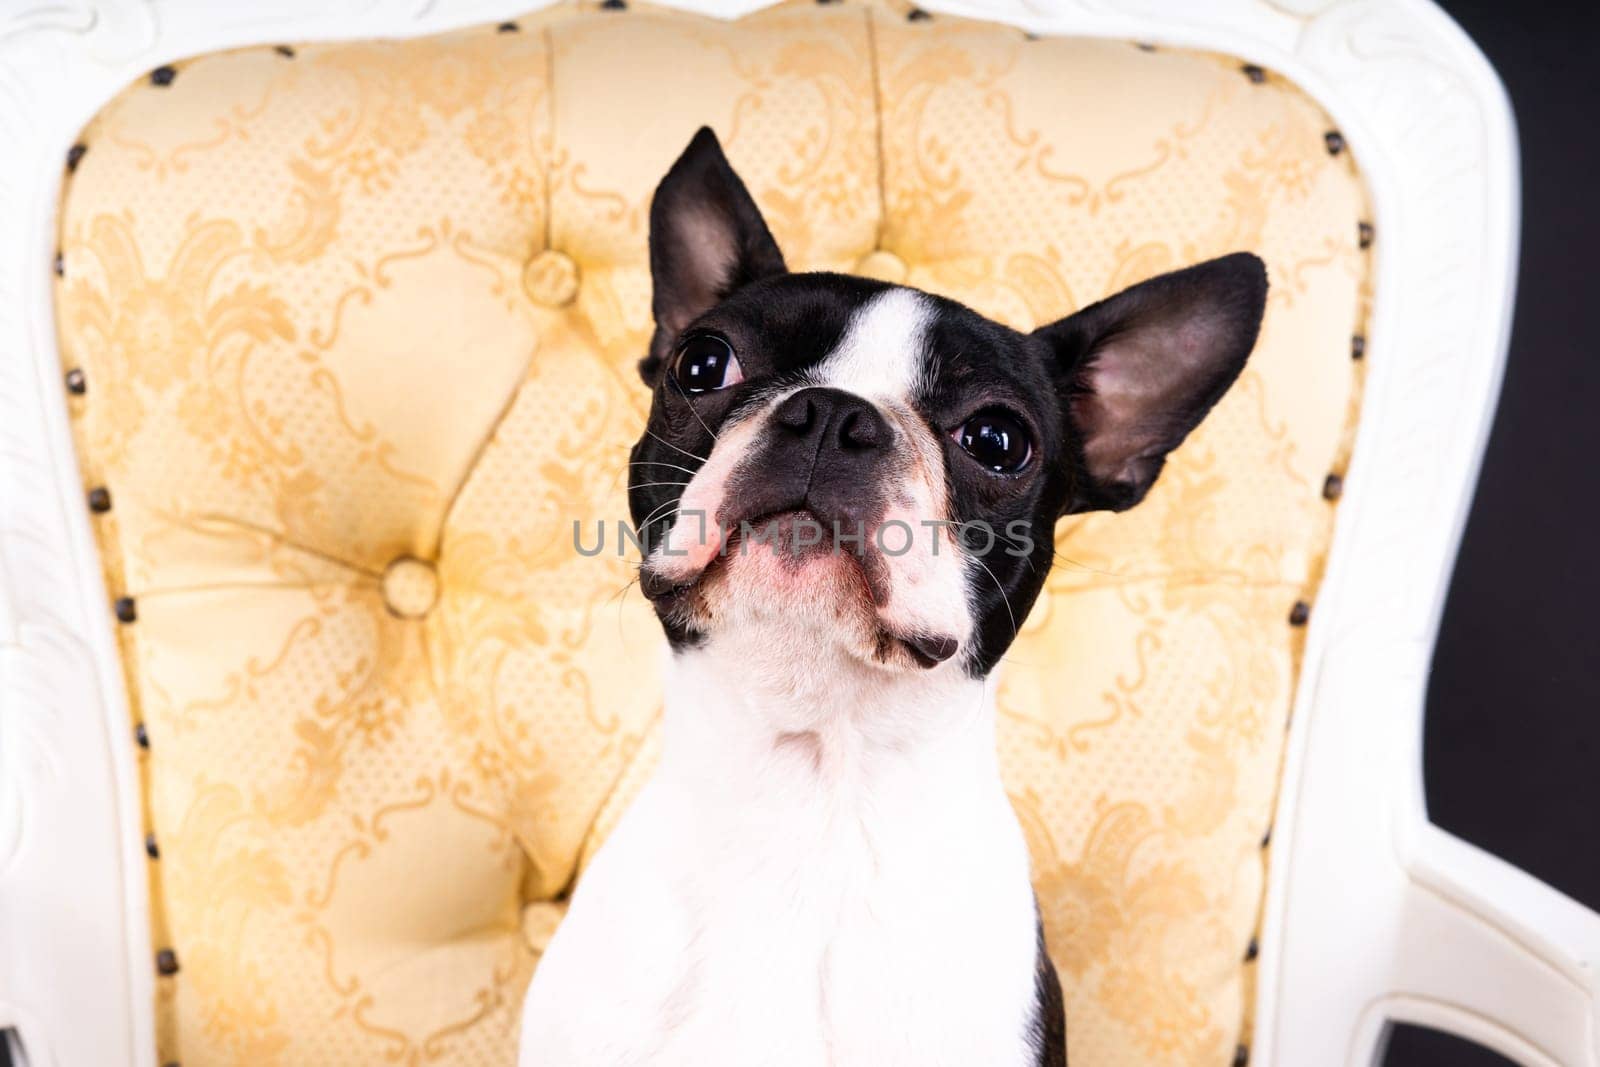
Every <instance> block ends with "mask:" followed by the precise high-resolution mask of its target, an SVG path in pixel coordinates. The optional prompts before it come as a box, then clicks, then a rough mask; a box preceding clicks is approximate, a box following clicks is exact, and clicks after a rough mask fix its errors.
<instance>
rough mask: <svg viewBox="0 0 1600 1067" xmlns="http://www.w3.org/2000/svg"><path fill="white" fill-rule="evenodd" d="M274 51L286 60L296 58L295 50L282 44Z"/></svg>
mask: <svg viewBox="0 0 1600 1067" xmlns="http://www.w3.org/2000/svg"><path fill="white" fill-rule="evenodd" d="M273 51H274V52H276V53H278V54H279V55H280V56H282V57H283V58H284V59H293V58H294V49H293V48H290V47H289V46H288V45H286V44H280V45H279V46H278V47H276V48H274V49H273Z"/></svg>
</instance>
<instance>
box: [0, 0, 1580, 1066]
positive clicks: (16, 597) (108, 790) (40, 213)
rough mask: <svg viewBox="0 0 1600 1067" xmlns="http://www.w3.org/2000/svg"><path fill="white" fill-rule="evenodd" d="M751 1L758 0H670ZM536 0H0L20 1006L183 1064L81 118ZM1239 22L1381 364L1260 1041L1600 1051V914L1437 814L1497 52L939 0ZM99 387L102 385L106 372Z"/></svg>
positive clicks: (6, 766) (1392, 22)
mask: <svg viewBox="0 0 1600 1067" xmlns="http://www.w3.org/2000/svg"><path fill="white" fill-rule="evenodd" d="M674 2H675V4H676V5H677V6H683V7H691V8H695V9H697V10H701V11H705V12H707V13H710V14H714V15H719V16H728V17H731V16H736V15H739V14H743V13H745V12H746V11H748V10H752V9H754V8H756V7H760V6H762V3H761V0H698V2H696V0H674ZM528 6H529V4H528V2H527V0H365V2H359V3H358V2H353V0H352V2H347V0H272V2H270V3H260V4H246V3H243V2H240V3H224V2H217V0H53V2H43V0H40V2H38V3H29V2H28V0H0V1028H8V1029H10V1030H11V1031H12V1039H13V1040H15V1041H18V1042H19V1043H20V1045H21V1046H22V1047H23V1048H24V1049H25V1050H26V1055H27V1061H26V1062H28V1063H29V1064H32V1065H35V1067H38V1065H52V1067H79V1065H84V1067H104V1065H108V1064H128V1065H133V1067H154V1058H155V1040H154V1022H153V1015H152V1009H151V1004H152V995H153V988H154V976H153V965H152V960H151V942H150V933H149V922H148V915H147V900H146V881H145V863H146V860H145V857H144V854H143V846H142V839H143V829H142V826H141V822H142V817H141V804H140V792H139V783H138V774H137V770H136V761H135V750H134V739H133V737H132V734H131V732H130V728H129V726H130V724H129V716H128V710H127V706H126V702H125V697H124V690H123V680H122V673H121V667H120V665H119V661H118V652H117V646H116V642H115V639H114V636H113V632H112V627H113V624H112V622H111V620H110V612H109V610H108V605H107V593H106V590H105V588H104V584H103V582H102V578H101V570H100V565H99V561H98V558H97V551H96V548H95V543H94V539H93V537H92V536H91V533H90V528H89V522H88V518H87V514H86V510H85V506H84V501H83V492H82V485H81V481H80V477H79V474H78V468H77V464H76V461H75V459H74V456H73V447H72V442H71V437H70V434H69V432H68V425H67V407H66V402H65V394H64V391H63V387H62V379H61V366H60V362H59V357H58V353H57V348H56V334H55V323H54V308H53V301H52V277H51V263H52V260H53V258H54V256H55V253H56V249H55V240H56V238H55V219H56V212H57V207H58V204H57V197H58V195H59V192H60V188H61V179H62V176H63V166H64V160H65V158H66V155H67V150H68V148H69V147H70V146H71V144H72V143H73V140H74V138H75V137H76V136H77V134H78V131H79V130H80V129H81V128H82V126H83V125H84V124H85V123H86V122H87V121H88V120H89V119H90V118H91V117H92V116H93V115H94V113H95V112H96V111H97V110H98V109H99V108H100V107H102V106H103V105H104V104H105V103H106V102H107V101H109V100H110V99H111V98H112V96H113V95H115V94H116V93H117V92H118V91H119V90H120V89H122V88H123V86H125V85H127V84H128V83H129V82H131V81H133V80H134V79H136V78H138V77H141V76H143V75H144V74H145V73H146V72H147V71H149V70H150V69H151V68H153V67H156V66H159V65H160V64H163V63H167V62H170V61H173V60H176V59H180V58H183V57H186V56H191V55H195V54H197V53H203V52H209V51H212V50H215V49H223V48H233V47H238V46H242V45H252V44H262V43H276V42H280V41H296V40H314V39H325V40H326V39H342V38H359V37H375V36H376V37H383V36H387V37H400V36H413V35H418V34H426V33H434V32H438V31H441V30H446V29H452V28H455V27H459V26H464V25H469V24H472V23H477V22H485V21H498V20H502V19H505V18H509V17H513V16H514V15H516V14H518V13H519V11H522V10H525V9H526V8H527V7H528ZM924 6H925V7H926V8H927V9H928V10H930V11H933V12H945V13H951V14H959V15H967V16H973V17H978V18H987V19H993V20H997V21H1004V22H1010V23H1013V24H1015V25H1018V26H1021V27H1023V28H1026V29H1029V30H1033V31H1036V32H1039V33H1048V34H1082V35H1093V36H1107V37H1120V38H1128V39H1135V40H1146V41H1152V42H1157V43H1164V44H1171V45H1177V46H1189V47H1198V48H1204V49H1210V50H1215V51H1219V52H1226V53H1230V54H1233V55H1236V56H1239V57H1240V58H1241V59H1244V60H1247V61H1249V62H1253V63H1256V64H1259V65H1261V66H1263V67H1267V68H1269V69H1271V70H1275V71H1278V72H1280V73H1282V74H1283V75H1285V76H1287V77H1288V78H1290V79H1292V80H1293V81H1295V82H1296V83H1298V84H1299V85H1300V86H1302V87H1303V88H1304V89H1306V90H1307V91H1308V92H1309V93H1310V94H1311V95H1312V96H1313V97H1314V98H1316V99H1317V100H1318V101H1319V102H1320V103H1321V104H1322V105H1323V106H1324V107H1325V108H1326V109H1327V111H1328V112H1329V113H1330V115H1331V116H1332V117H1333V120H1334V122H1335V123H1336V124H1337V126H1338V128H1339V129H1340V131H1341V132H1342V133H1343V135H1344V137H1345V140H1346V143H1347V144H1348V145H1349V146H1350V150H1351V151H1353V152H1354V153H1355V158H1356V159H1357V161H1358V162H1359V164H1360V166H1361V170H1362V173H1363V175H1364V177H1365V179H1366V181H1367V183H1368V185H1369V188H1370V192H1371V196H1372V202H1373V222H1374V224H1375V228H1376V231H1375V232H1376V244H1375V246H1374V252H1375V256H1376V259H1375V263H1376V279H1375V294H1374V306H1373V314H1372V319H1371V324H1370V327H1369V329H1368V333H1367V348H1366V359H1367V360H1368V363H1369V374H1368V378H1367V384H1366V395H1365V402H1364V406H1363V409H1362V415H1361V425H1360V429H1359V433H1358V438H1357V443H1356V448H1355V454H1354V457H1353V459H1352V462H1351V465H1350V468H1349V471H1348V472H1347V474H1346V477H1345V485H1346V489H1345V493H1344V497H1343V499H1342V502H1341V503H1340V505H1339V509H1338V525H1337V531H1336V535H1335V539H1334V547H1333V554H1332V559H1331V560H1330V563H1329V567H1328V570H1327V576H1326V579H1325V580H1324V582H1323V584H1322V588H1321V591H1320V593H1319V594H1318V597H1317V602H1316V605H1315V608H1314V610H1313V612H1312V616H1311V624H1310V631H1309V633H1308V635H1307V645H1306V651H1305V658H1304V667H1303V673H1302V676H1301V678H1300V683H1299V689H1298V692H1297V694H1296V698H1295V714H1294V720H1293V726H1292V728H1291V731H1290V735H1289V741H1288V744H1289V751H1288V754H1287V758H1286V761H1285V771H1284V779H1283V784H1282V791H1281V798H1280V801H1279V805H1278V814H1277V818H1276V821H1275V829H1274V838H1273V848H1272V850H1271V870H1270V875H1269V883H1268V892H1267V905H1266V913H1265V919H1264V925H1263V930H1262V936H1261V956H1260V961H1259V968H1260V970H1259V982H1258V993H1257V1003H1256V1011H1255V1032H1254V1034H1253V1035H1250V1043H1251V1046H1252V1057H1251V1059H1252V1062H1253V1063H1255V1064H1257V1065H1259V1067H1265V1065H1267V1064H1276V1065H1280V1067H1336V1065H1343V1067H1367V1065H1370V1064H1373V1063H1374V1062H1376V1061H1377V1060H1379V1059H1380V1058H1381V1055H1382V1050H1383V1048H1384V1045H1385V1043H1386V1039H1387V1034H1388V1031H1389V1026H1390V1023H1391V1021H1404V1022H1412V1023H1419V1024H1423V1025H1426V1026H1431V1027H1435V1028H1438V1029H1441V1030H1446V1031H1451V1032H1454V1033H1457V1034H1460V1035H1463V1036H1465V1037H1468V1038H1470V1039H1472V1040H1474V1041H1477V1042H1479V1043H1481V1044H1483V1045H1487V1046H1490V1047H1492V1048H1494V1049H1496V1050H1498V1051H1499V1052H1501V1053H1503V1054H1504V1055H1506V1056H1508V1057H1510V1058H1511V1059H1513V1060H1516V1061H1518V1062H1520V1063H1523V1064H1527V1065H1530V1067H1558V1065H1559V1067H1600V915H1596V914H1595V913H1593V912H1591V911H1589V910H1587V909H1585V908H1583V907H1582V906H1580V905H1579V904H1577V903H1576V902H1574V901H1572V900H1571V899H1569V898H1568V897H1566V896H1563V895H1562V894H1560V893H1558V892H1557V891H1555V890H1554V889H1552V888H1550V887H1549V886H1546V885H1545V884H1544V883H1542V882H1540V881H1538V880H1537V879H1535V878H1533V877H1531V876H1530V875H1528V874H1525V873H1524V872H1522V871H1520V870H1517V869H1516V868H1514V867H1511V866H1509V865H1507V864H1506V863H1504V862H1502V861H1500V860H1498V859H1495V858H1494V857H1492V856H1489V855H1487V854H1486V853H1484V852H1482V851H1480V850H1478V849H1476V848H1474V847H1472V846H1471V845H1468V844H1466V843H1464V842H1462V841H1460V840H1457V839H1456V838H1454V837H1451V836H1450V835H1448V834H1446V833H1444V832H1443V831H1441V830H1439V829H1438V828H1436V827H1434V826H1432V825H1431V824H1430V823H1429V822H1428V820H1427V815H1426V811H1425V807H1424V801H1423V791H1422V715H1423V694H1424V688H1425V679H1426V678H1427V673H1428V663H1429V658H1430V656H1431V654H1432V650H1433V643H1434V637H1435V633H1436V630H1437V626H1438V621H1439V615H1440V611H1441V608H1442V605H1443V600H1444V594H1445V589H1446V585H1447V582H1448V578H1449V574H1450V568H1451V565H1452V563H1453V560H1454V556H1455V551H1456V546H1457V543H1458V540H1459V538H1460V534H1461V528H1462V524H1463V522H1464V520H1465V516H1466V512H1467V507H1468V504H1469V503H1470V500H1471V494H1472V487H1473V482H1474V480H1475V478H1476V475H1477V470H1478V464H1479V460H1480V457H1481V454H1482V450H1483V446H1484V441H1485V438H1486V436H1487V433H1488V429H1489V424H1490V418H1491V415H1492V414H1493V410H1494V403H1495V398H1496V396H1497V394H1498V391H1499V385H1500V378H1501V371H1502V367H1503V364H1504V359H1505V349H1506V340H1507V335H1508V330H1509V323H1510V309H1511V298H1512V292H1513V286H1514V280H1515V262H1516V249H1517V225H1518V209H1519V195H1520V194H1519V190H1518V183H1517V144H1516V134H1515V130H1514V127H1513V122H1512V117H1511V111H1510V107H1509V105H1508V103H1507V101H1506V97H1505V95H1504V91H1503V90H1502V88H1501V85H1500V83H1499V81H1498V80H1497V78H1496V77H1495V75H1494V72H1493V71H1492V70H1491V68H1490V67H1489V65H1488V63H1487V62H1486V61H1485V60H1484V58H1483V56H1482V55H1481V54H1480V53H1479V52H1478V50H1477V49H1476V48H1475V47H1474V46H1473V44H1472V43H1471V42H1470V41H1469V40H1468V39H1467V38H1466V36H1465V35H1464V34H1463V33H1462V32H1461V31H1460V30H1459V29H1458V28H1457V27H1456V26H1455V25H1454V24H1453V23H1452V22H1451V21H1450V20H1449V19H1447V18H1446V17H1445V16H1444V15H1443V14H1441V13H1440V12H1439V11H1438V9H1436V8H1435V7H1434V6H1433V5H1432V4H1431V3H1430V2H1428V0H925V2H924ZM91 387H92V385H91Z"/></svg>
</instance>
